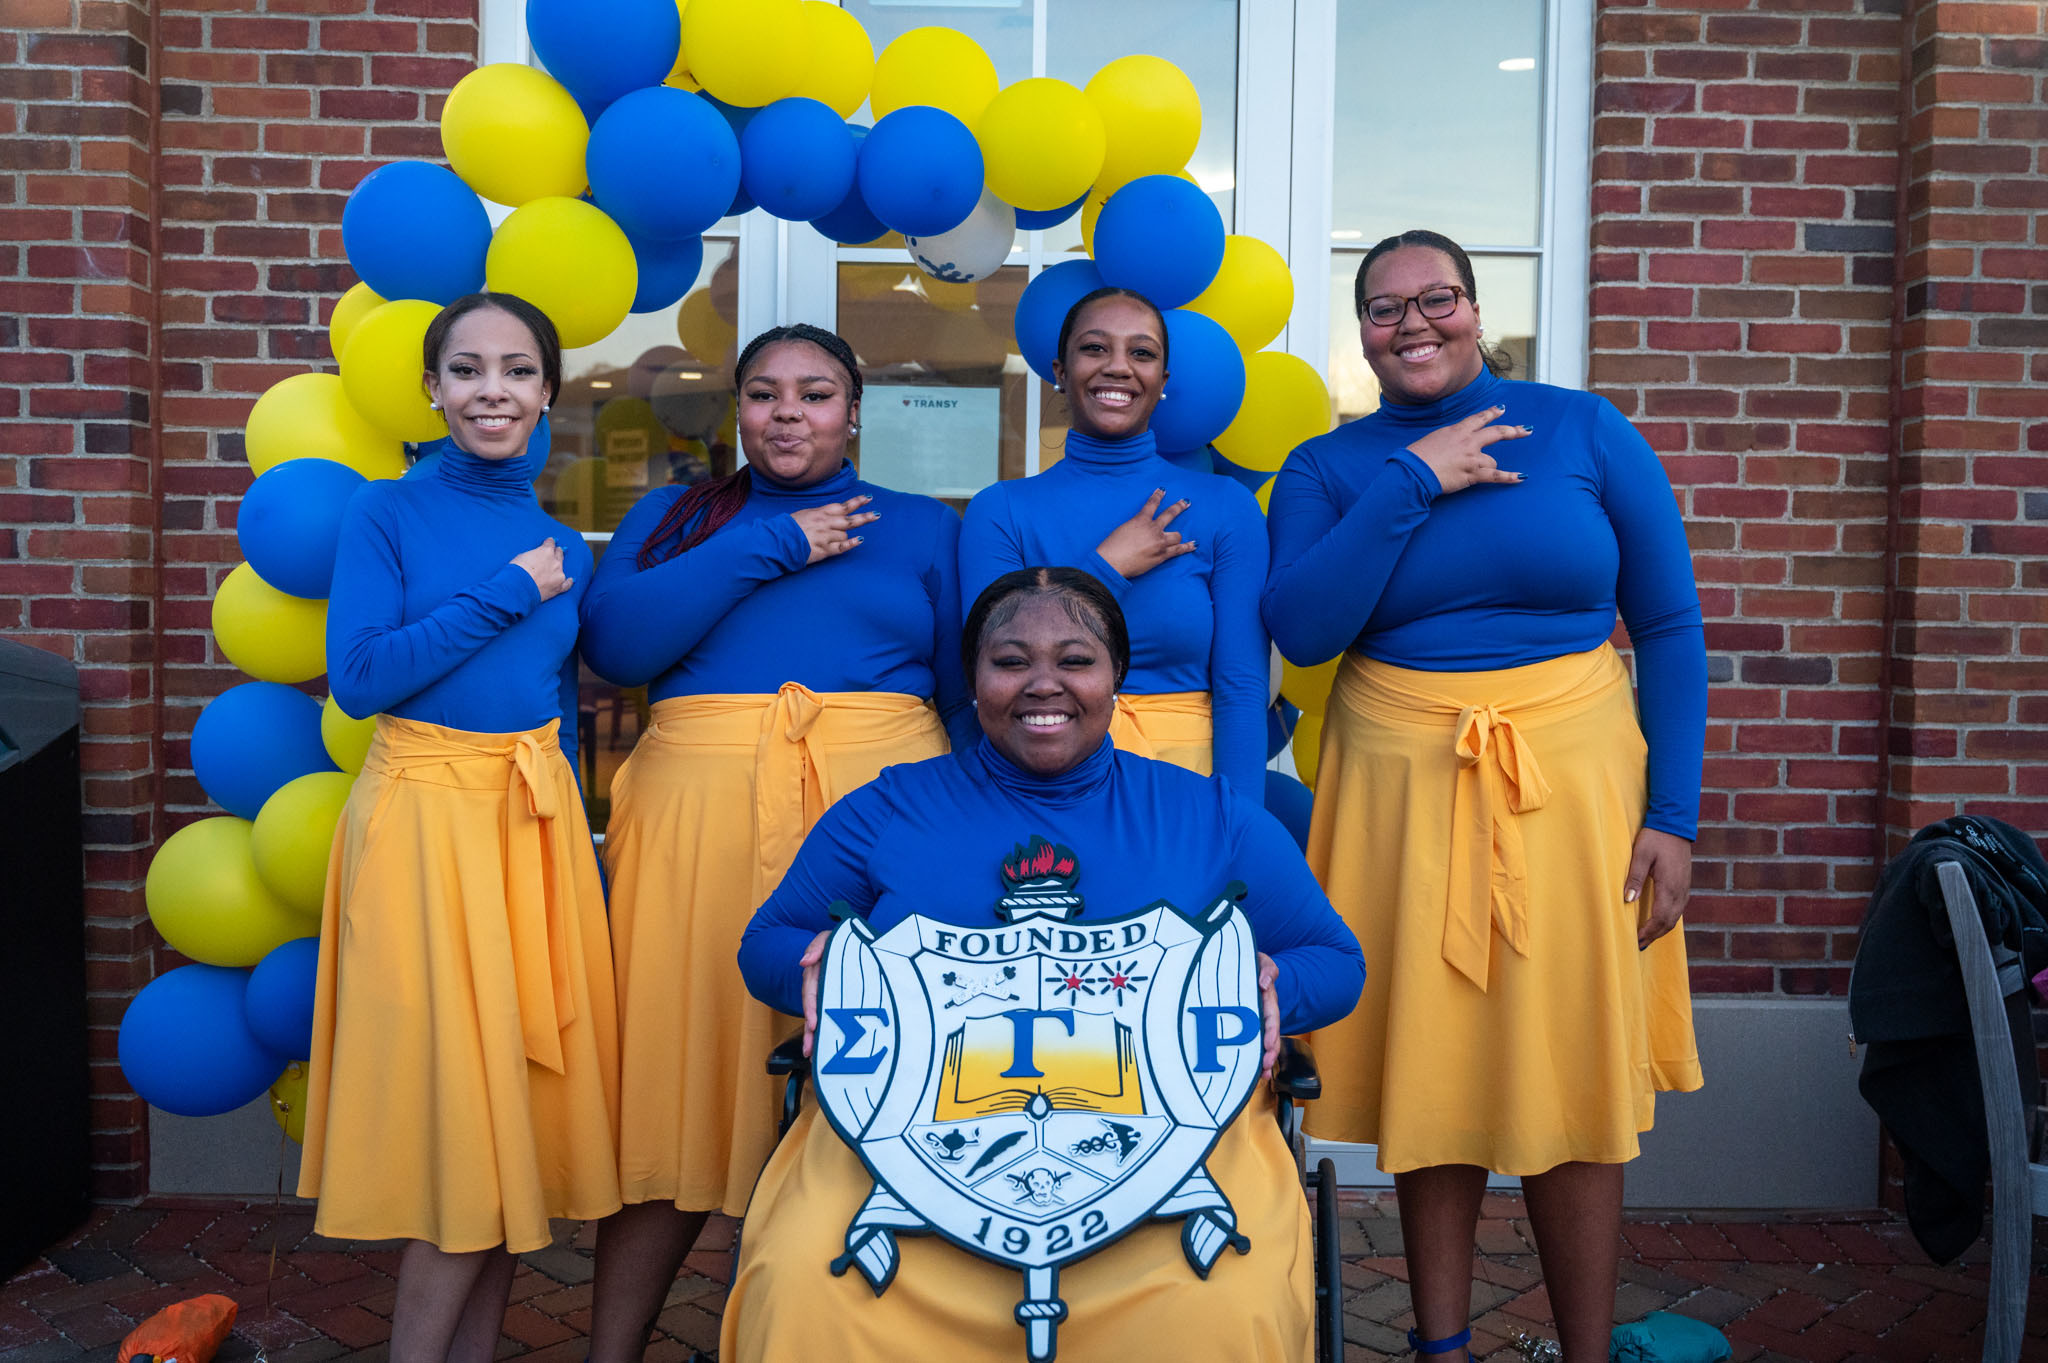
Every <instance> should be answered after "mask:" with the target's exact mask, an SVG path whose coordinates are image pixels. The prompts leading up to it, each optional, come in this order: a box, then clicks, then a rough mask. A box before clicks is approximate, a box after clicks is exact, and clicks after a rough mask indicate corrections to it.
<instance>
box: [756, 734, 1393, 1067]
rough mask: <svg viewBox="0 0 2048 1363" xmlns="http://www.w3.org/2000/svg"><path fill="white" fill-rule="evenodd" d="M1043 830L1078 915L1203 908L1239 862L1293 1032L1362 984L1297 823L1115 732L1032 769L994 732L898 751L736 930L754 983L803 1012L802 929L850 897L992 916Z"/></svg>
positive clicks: (878, 924) (1342, 1003)
mask: <svg viewBox="0 0 2048 1363" xmlns="http://www.w3.org/2000/svg"><path fill="white" fill-rule="evenodd" d="M1033 834H1037V835H1039V836H1042V837H1044V838H1045V839H1046V840H1047V841H1049V842H1054V843H1059V844H1063V845H1064V846H1066V847H1069V848H1071V849H1072V850H1073V851H1074V853H1075V855H1076V858H1077V860H1078V862H1079V864H1080V879H1079V881H1078V883H1077V884H1076V886H1075V889H1076V890H1077V891H1078V892H1079V893H1080V895H1081V896H1082V898H1083V899H1084V900H1085V901H1086V907H1085V909H1084V916H1083V918H1082V920H1081V921H1082V922H1084V923H1085V922H1087V921H1088V919H1089V918H1113V917H1117V916H1119V915H1122V914H1125V913H1130V912H1133V911H1135V910H1138V909H1142V908H1145V907H1146V906H1148V905H1150V904H1152V903H1153V902H1154V901H1156V900H1159V899H1162V898H1163V899H1166V900H1168V901H1169V902H1171V903H1172V904H1173V905H1174V906H1175V907H1177V908H1178V909H1180V910H1181V911H1182V912H1183V913H1189V914H1194V913H1200V912H1201V911H1202V910H1204V909H1206V908H1207V907H1208V906H1209V905H1210V904H1212V903H1214V902H1215V899H1216V896H1217V895H1218V894H1220V893H1221V892H1222V891H1223V890H1224V889H1225V887H1227V886H1228V885H1229V883H1230V882H1231V881H1233V880H1241V881H1243V882H1244V884H1245V887H1246V890H1247V894H1246V896H1245V899H1244V905H1243V906H1244V911H1245V915H1246V916H1247V917H1248V918H1249V919H1250V920H1251V924H1252V933H1253V937H1254V939H1255V940H1256V941H1257V943H1258V948H1259V950H1260V951H1263V952H1265V953H1266V954H1267V955H1269V956H1271V957H1272V958H1273V960H1274V962H1275V963H1276V964H1277V965H1278V966H1279V967H1280V974H1279V978H1278V980H1277V981H1276V982H1275V986H1274V987H1275V990H1276V991H1277V993H1278V994H1279V999H1280V1026H1281V1030H1282V1031H1285V1032H1304V1031H1311V1030H1313V1029H1315V1028H1317V1027H1326V1026H1328V1025H1329V1024H1330V1023H1333V1022H1335V1021H1337V1020H1338V1019H1339V1018H1341V1017H1343V1016H1344V1015H1345V1014H1347V1013H1349V1012H1350V1011H1351V1010H1352V1008H1353V1007H1354V1006H1356V1004H1357V1003H1358V995H1359V991H1360V990H1361V989H1362V988H1363V987H1364V985H1365V958H1364V957H1363V956H1362V955H1361V954H1360V952H1359V949H1358V939H1357V938H1356V937H1354V936H1352V934H1351V929H1349V928H1348V927H1346V926H1345V925H1344V922H1343V920H1342V919H1340V918H1338V916H1337V914H1336V911H1335V910H1334V909H1332V908H1331V907H1330V901H1329V900H1328V899H1327V898H1326V897H1325V896H1324V894H1323V892H1322V889H1321V887H1320V886H1318V885H1317V884H1316V881H1315V877H1314V876H1312V875H1310V874H1309V869H1308V864H1307V863H1306V862H1304V861H1303V860H1302V857H1301V851H1300V849H1298V848H1297V847H1296V846H1295V845H1294V842H1293V840H1292V839H1291V838H1289V837H1288V835H1287V833H1286V830H1284V829H1282V828H1281V826H1280V824H1279V823H1278V821H1276V820H1275V819H1274V818H1273V816H1272V815H1270V814H1268V813H1267V812H1266V811H1265V810H1263V809H1261V808H1259V807H1258V806H1257V805H1255V804H1253V803H1251V802H1250V801H1248V800H1246V799H1244V798H1242V797H1240V796H1239V795H1237V794H1236V793H1235V792H1234V791H1233V790H1232V789H1231V788H1230V787H1229V786H1227V785H1225V784H1223V783H1220V782H1216V781H1209V780H1204V779H1203V778H1202V777H1199V776H1196V775H1195V774H1193V773H1192V772H1189V771H1186V770H1184V769H1182V768H1180V767H1176V766H1173V765H1171V764H1169V763H1166V762H1156V761H1153V760H1152V759H1150V758H1145V757H1136V756H1133V755H1132V754H1130V753H1125V752H1118V751H1117V750H1116V748H1115V747H1114V746H1113V745H1111V744H1110V743H1109V741H1108V740H1106V739H1105V740H1104V741H1103V744H1102V746H1101V747H1099V748H1097V749H1096V750H1095V752H1094V753H1093V754H1091V755H1090V756H1089V757H1088V758H1087V759H1086V760H1084V761H1083V762H1081V763H1080V764H1079V765H1078V766H1075V767H1073V768H1072V769H1070V770H1068V771H1066V772H1063V773H1061V774H1059V775H1057V776H1049V777H1048V776H1036V775H1033V774H1032V773H1030V772H1027V771H1025V770H1023V769H1022V768H1020V767H1018V766H1017V765H1016V764H1014V763H1012V762H1011V761H1010V760H1009V759H1007V758H1005V757H1004V756H1003V755H1002V754H1001V753H999V752H997V751H996V750H995V748H994V747H993V746H992V745H990V744H989V743H987V742H986V741H984V742H983V743H981V744H980V746H978V747H976V748H974V749H973V750H971V751H969V752H964V753H958V754H955V755H953V756H951V757H942V758H934V759H931V760H929V761H925V762H911V763H905V764H903V765H901V766H895V767H889V768H887V769H886V770H884V771H883V772H882V774H881V776H880V777H879V778H877V779H876V780H875V781H873V782H871V783H870V784H868V785H866V786H863V787H861V788H860V789H859V790H857V791H854V792H853V793H852V794H850V795H848V796H847V797H846V798H845V799H843V800H841V801H840V802H839V803H838V804H836V805H834V806H832V808H831V809H829V810H827V811H826V812H825V816H824V817H823V818H822V819H820V820H819V821H818V823H817V826H816V827H814V828H813V829H812V830H811V833H810V836H809V837H807V838H805V839H804V845H803V848H802V850H801V851H799V852H798V853H797V857H796V861H795V863H794V864H793V865H792V866H791V867H790V869H789V874H787V875H785V876H784V877H783V878H782V883H781V885H780V886H778V887H777V888H776V891H775V893H774V894H773V895H771V896H770V897H769V899H768V902H767V903H765V904H763V905H762V906H761V907H760V908H759V909H758V910H756V912H755V914H754V917H753V920H752V921H751V922H750V923H748V924H747V929H746V932H745V934H744V935H743V936H742V938H741V939H740V972H741V974H742V975H744V976H745V977H746V981H747V988H748V989H750V990H752V991H753V994H754V996H755V997H756V998H758V999H760V1000H761V1001H762V1002H763V1003H766V1004H768V1005H769V1006H770V1007H772V1008H775V1009H778V1010H779V1011H781V1012H784V1013H790V1014H801V1013H802V1012H803V969H802V967H801V966H800V965H799V964H798V960H799V958H800V957H801V956H802V955H803V953H804V949H805V947H807V946H808V945H809V944H810V941H811V939H812V938H813V937H814V936H816V935H817V934H818V933H820V932H823V931H825V930H826V929H828V928H830V927H831V926H832V918H831V915H830V913H829V912H828V910H829V909H830V907H831V905H832V904H833V903H834V902H835V901H844V902H845V903H846V904H847V905H848V906H849V907H850V908H851V909H852V910H853V911H854V912H856V913H859V914H861V915H862V916H863V917H865V918H866V919H867V920H868V922H869V923H870V924H871V925H872V926H873V927H874V929H875V931H876V932H878V933H880V932H886V931H887V930H888V929H889V928H891V927H893V926H895V925H896V924H897V923H900V922H902V921H903V919H904V918H906V917H907V916H909V915H910V914H913V913H918V914H923V915H924V916H926V917H927V918H936V919H942V920H944V921H946V922H951V923H958V924H961V925H962V926H965V927H986V926H994V925H996V924H997V922H998V919H997V917H996V913H995V903H996V900H997V898H998V896H999V895H1000V894H1001V893H1002V888H1003V886H1002V880H1001V878H1000V876H999V868H1000V866H1001V865H1002V861H1003V859H1004V858H1005V857H1006V856H1009V855H1010V854H1011V853H1012V852H1013V851H1014V850H1015V849H1016V848H1017V847H1018V846H1019V845H1021V844H1024V843H1028V842H1029V841H1030V839H1031V837H1032V835H1033Z"/></svg>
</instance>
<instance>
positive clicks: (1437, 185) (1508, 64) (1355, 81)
mask: <svg viewBox="0 0 2048 1363" xmlns="http://www.w3.org/2000/svg"><path fill="white" fill-rule="evenodd" d="M1544 8H1545V7H1544V6H1543V5H1542V4H1538V3H1534V0H1431V3H1430V4H1426V5H1418V4H1414V3H1411V2H1410V0H1339V4H1338V6H1337V119H1336V130H1335V134H1336V136H1335V177H1334V179H1333V181H1332V183H1331V207H1332V215H1331V226H1332V228H1333V231H1334V234H1335V240H1336V243H1337V244H1338V245H1339V246H1342V245H1343V244H1344V243H1346V242H1352V241H1356V242H1362V243H1363V244H1364V245H1366V246H1370V245H1372V243H1374V242H1376V241H1378V240H1379V239H1380V238H1382V237H1387V236H1392V235H1393V234H1394V233H1396V232H1402V231H1406V230H1407V229H1409V228H1411V227H1426V228H1429V229H1431V230H1433V231H1437V232H1441V233H1443V234H1444V235H1445V236H1447V237H1450V238H1451V239H1452V240H1454V241H1456V242H1458V243H1459V244H1460V245H1462V246H1468V247H1469V246H1473V245H1488V246H1534V245H1536V244H1537V237H1536V224H1537V213H1538V208H1539V205H1540V203H1541V188H1540V186H1541V179H1540V177H1541V175H1542V171H1543V155H1542V150H1543V105H1542V70H1541V67H1542V63H1541V61H1540V60H1539V59H1540V58H1541V56H1542V54H1543V18H1544ZM1524 63H1526V65H1524ZM1202 97H1203V98H1204V99H1205V100H1206V99H1207V98H1208V91H1207V90H1206V89H1205V90H1204V91H1203V92H1202ZM1345 311H1346V313H1347V314H1348V313H1349V311H1350V307H1349V305H1348V304H1347V305H1346V307H1345Z"/></svg>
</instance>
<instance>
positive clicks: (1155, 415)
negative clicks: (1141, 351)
mask: <svg viewBox="0 0 2048 1363" xmlns="http://www.w3.org/2000/svg"><path fill="white" fill-rule="evenodd" d="M1243 402H1244V352H1243V351H1241V350H1239V349H1238V348H1237V342H1235V341H1233V340H1231V339H1230V333H1229V332H1227V331H1225V330H1224V329H1223V328H1222V326H1221V325H1220V324H1218V323H1217V322H1216V321H1214V320H1213V319H1211V318H1208V317H1204V316H1203V315H1202V314H1201V313H1199V312H1189V311H1187V310H1186V309H1185V308H1175V309H1173V310H1172V311H1171V312H1168V313H1167V314H1166V387H1165V388H1164V389H1162V390H1161V391H1160V394H1159V405H1158V407H1156V408H1154V409H1153V412H1152V435H1153V438H1154V439H1156V440H1157V441H1158V442H1159V448H1160V449H1161V450H1162V451H1165V450H1198V449H1201V448H1202V447H1203V446H1205V445H1207V444H1208V443H1209V442H1210V441H1212V440H1214V439H1215V438H1216V437H1217V436H1219V435H1222V434H1223V429H1224V427H1226V426H1228V425H1229V424H1230V419H1231V418H1232V417H1234V416H1236V415H1237V409H1238V407H1239V405H1240V404H1242V403H1243Z"/></svg>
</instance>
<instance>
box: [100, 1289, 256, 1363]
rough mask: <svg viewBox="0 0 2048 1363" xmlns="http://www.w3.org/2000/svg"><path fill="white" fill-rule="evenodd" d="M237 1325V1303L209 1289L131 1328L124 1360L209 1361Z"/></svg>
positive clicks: (122, 1362) (123, 1350)
mask: <svg viewBox="0 0 2048 1363" xmlns="http://www.w3.org/2000/svg"><path fill="white" fill-rule="evenodd" d="M234 1328H235V1304H234V1303H233V1302H232V1301H230V1300H228V1299H227V1298H226V1297H222V1296H218V1295H216V1294H214V1293H211V1292H209V1293H208V1294H207V1295H205V1296H203V1297H194V1298H192V1299H191V1300H190V1301H181V1302H173V1303H172V1304H171V1305H169V1306H166V1307H165V1308H164V1309H163V1310H161V1311H159V1312H157V1313H156V1314H155V1315H153V1316H151V1317H150V1318H149V1319H148V1320H145V1321H144V1322H142V1324H140V1325H138V1326H136V1327H135V1328H134V1329H133V1330H130V1331H129V1332H128V1337H127V1338H126V1339H124V1340H122V1341H121V1354H120V1363H128V1360H130V1359H131V1358H145V1359H155V1360H156V1363H172V1360H173V1359H175V1360H177V1363H207V1360H208V1359H210V1358H212V1357H213V1355H214V1354H215V1352H217V1351H218V1350H219V1349H220V1346H221V1341H222V1340H224V1339H226V1338H227V1337H228V1331H230V1330H232V1329H234Z"/></svg>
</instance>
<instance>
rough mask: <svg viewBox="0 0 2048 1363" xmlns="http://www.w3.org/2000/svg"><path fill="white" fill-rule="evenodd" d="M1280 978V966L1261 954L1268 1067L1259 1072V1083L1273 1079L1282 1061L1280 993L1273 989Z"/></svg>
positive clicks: (1261, 1009)
mask: <svg viewBox="0 0 2048 1363" xmlns="http://www.w3.org/2000/svg"><path fill="white" fill-rule="evenodd" d="M1279 978H1280V966H1279V964H1278V963H1277V962H1275V961H1274V960H1273V958H1272V957H1271V956H1268V955H1267V954H1266V953H1265V952H1263V951H1262V952H1260V953H1259V1015H1260V1017H1262V1018H1263V1019H1264V1020H1265V1023H1266V1038H1265V1040H1266V1065H1265V1068H1264V1069H1262V1070H1260V1071H1259V1082H1260V1083H1264V1082H1265V1081H1266V1080H1268V1079H1271V1078H1272V1077H1273V1066H1274V1065H1276V1064H1278V1063H1279V1061H1280V991H1279V990H1278V989H1275V988H1274V987H1273V984H1274V981H1276V980H1278V979H1279Z"/></svg>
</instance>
